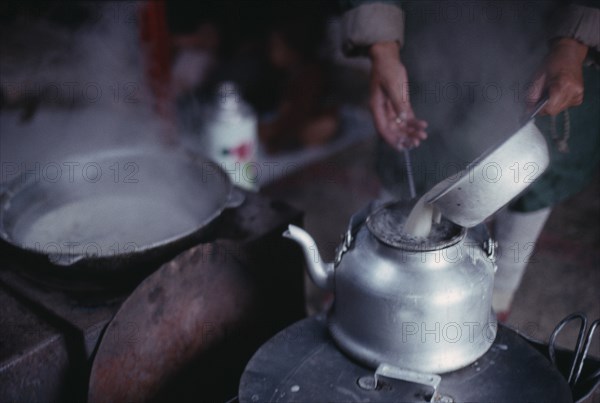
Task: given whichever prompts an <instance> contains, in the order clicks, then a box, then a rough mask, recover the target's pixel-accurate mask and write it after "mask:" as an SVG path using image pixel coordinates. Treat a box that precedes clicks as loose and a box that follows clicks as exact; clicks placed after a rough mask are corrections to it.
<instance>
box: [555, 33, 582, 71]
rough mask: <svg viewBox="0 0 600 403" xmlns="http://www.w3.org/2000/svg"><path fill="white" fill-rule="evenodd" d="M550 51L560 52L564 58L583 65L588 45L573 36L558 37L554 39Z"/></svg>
mask: <svg viewBox="0 0 600 403" xmlns="http://www.w3.org/2000/svg"><path fill="white" fill-rule="evenodd" d="M550 52H551V54H555V55H556V54H560V55H561V56H562V57H563V58H564V60H569V61H571V62H572V63H576V64H578V65H583V62H584V60H585V57H586V56H587V52H588V47H587V45H585V44H583V43H581V42H579V41H578V40H576V39H573V38H558V39H556V40H554V41H552V44H551V47H550Z"/></svg>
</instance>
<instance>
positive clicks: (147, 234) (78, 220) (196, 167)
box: [0, 149, 243, 287]
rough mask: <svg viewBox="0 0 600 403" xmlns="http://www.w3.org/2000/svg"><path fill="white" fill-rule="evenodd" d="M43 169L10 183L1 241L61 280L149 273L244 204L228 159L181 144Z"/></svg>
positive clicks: (3, 196)
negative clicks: (184, 149)
mask: <svg viewBox="0 0 600 403" xmlns="http://www.w3.org/2000/svg"><path fill="white" fill-rule="evenodd" d="M36 168H38V170H36V171H35V172H32V171H29V172H25V173H23V174H22V175H21V176H19V177H17V178H16V179H13V180H12V181H11V182H9V183H8V184H5V185H3V187H2V189H1V192H0V238H2V239H3V240H4V241H6V242H7V243H8V244H10V245H12V247H14V248H16V251H17V252H21V253H23V254H24V256H26V258H29V259H31V260H32V262H31V263H30V264H28V265H27V266H28V268H30V269H28V270H30V271H31V272H36V273H35V274H36V275H43V276H46V277H51V278H61V279H69V280H82V281H84V282H86V283H95V284H96V285H101V284H100V283H105V284H104V285H109V286H111V287H115V286H118V285H119V284H125V283H131V281H133V280H139V279H140V277H141V276H143V275H145V274H147V273H148V272H149V271H152V270H154V269H155V268H157V267H158V266H159V265H160V264H161V263H163V262H164V261H166V260H168V259H169V258H172V257H173V256H175V255H176V254H177V253H179V252H181V251H182V250H184V249H186V248H188V247H190V246H192V245H194V244H196V243H198V242H199V240H201V239H204V238H207V237H209V236H210V234H211V232H213V231H212V230H213V229H214V225H210V224H213V223H214V221H215V219H216V218H217V217H218V216H219V215H220V214H221V212H222V211H223V210H224V209H226V208H228V207H235V206H239V205H240V204H241V202H242V201H243V195H242V194H241V193H240V191H239V190H236V189H234V187H233V186H232V184H231V182H230V180H229V177H228V176H227V174H226V173H225V172H224V171H223V170H222V169H221V168H220V167H219V166H218V165H216V164H215V163H213V162H211V161H209V160H206V159H203V158H201V157H198V156H195V157H191V156H189V155H187V154H183V153H181V152H175V151H163V150H158V149H152V150H143V151H142V150H133V149H121V150H111V151H104V152H101V153H98V154H95V155H82V156H75V157H71V158H66V159H64V160H63V161H61V162H59V163H50V164H45V165H43V166H39V165H38V166H36ZM48 261H49V262H50V264H48ZM115 280H117V281H115Z"/></svg>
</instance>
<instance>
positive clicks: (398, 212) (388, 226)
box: [366, 201, 467, 252]
mask: <svg viewBox="0 0 600 403" xmlns="http://www.w3.org/2000/svg"><path fill="white" fill-rule="evenodd" d="M412 207H413V206H412V203H410V202H407V201H396V202H392V203H386V204H384V205H382V206H381V207H379V208H378V209H377V210H375V211H374V212H373V213H371V214H370V215H369V217H368V218H367V222H366V224H367V228H368V229H369V231H370V232H371V234H373V235H374V236H375V238H377V239H378V240H379V241H380V242H383V243H384V244H386V245H388V246H391V247H393V248H398V249H403V250H408V251H422V252H426V251H434V250H438V249H443V248H447V247H449V246H452V245H454V244H456V243H458V242H460V241H461V240H462V239H463V238H464V237H465V236H466V233H467V230H466V229H465V228H464V227H461V226H459V225H457V224H455V223H453V222H452V221H449V220H447V219H445V218H443V217H442V220H441V221H440V223H439V224H434V225H433V226H432V230H431V233H430V235H429V237H427V238H417V237H413V236H410V235H407V234H405V233H404V232H403V231H402V228H403V226H404V222H405V221H406V219H407V217H408V214H409V213H410V210H411V208H412Z"/></svg>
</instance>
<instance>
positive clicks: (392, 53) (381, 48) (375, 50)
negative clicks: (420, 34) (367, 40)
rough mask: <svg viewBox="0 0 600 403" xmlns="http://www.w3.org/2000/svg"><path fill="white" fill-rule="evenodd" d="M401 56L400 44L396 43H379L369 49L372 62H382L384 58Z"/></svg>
mask: <svg viewBox="0 0 600 403" xmlns="http://www.w3.org/2000/svg"><path fill="white" fill-rule="evenodd" d="M399 54H400V44H399V43H398V42H396V41H389V42H378V43H375V44H373V45H371V46H370V47H369V57H370V58H371V60H376V59H377V60H381V59H382V58H387V57H394V58H398V57H399Z"/></svg>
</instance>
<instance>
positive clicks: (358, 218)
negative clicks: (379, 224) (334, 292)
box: [333, 201, 374, 266]
mask: <svg viewBox="0 0 600 403" xmlns="http://www.w3.org/2000/svg"><path fill="white" fill-rule="evenodd" d="M373 203H374V202H372V201H371V202H369V203H368V204H367V205H365V206H364V207H363V208H361V209H360V210H358V211H357V212H356V213H354V214H352V217H350V222H349V223H348V228H347V229H346V232H345V233H344V235H343V236H342V243H341V244H340V245H339V246H338V247H337V249H336V251H335V259H334V262H333V264H334V265H335V266H337V265H338V264H340V262H341V261H342V256H344V253H346V252H347V251H349V250H350V248H351V247H352V243H353V242H354V237H355V236H356V234H357V233H358V230H359V229H360V227H362V225H363V224H364V223H365V221H367V218H368V217H369V215H370V214H371V211H372V210H373Z"/></svg>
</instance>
